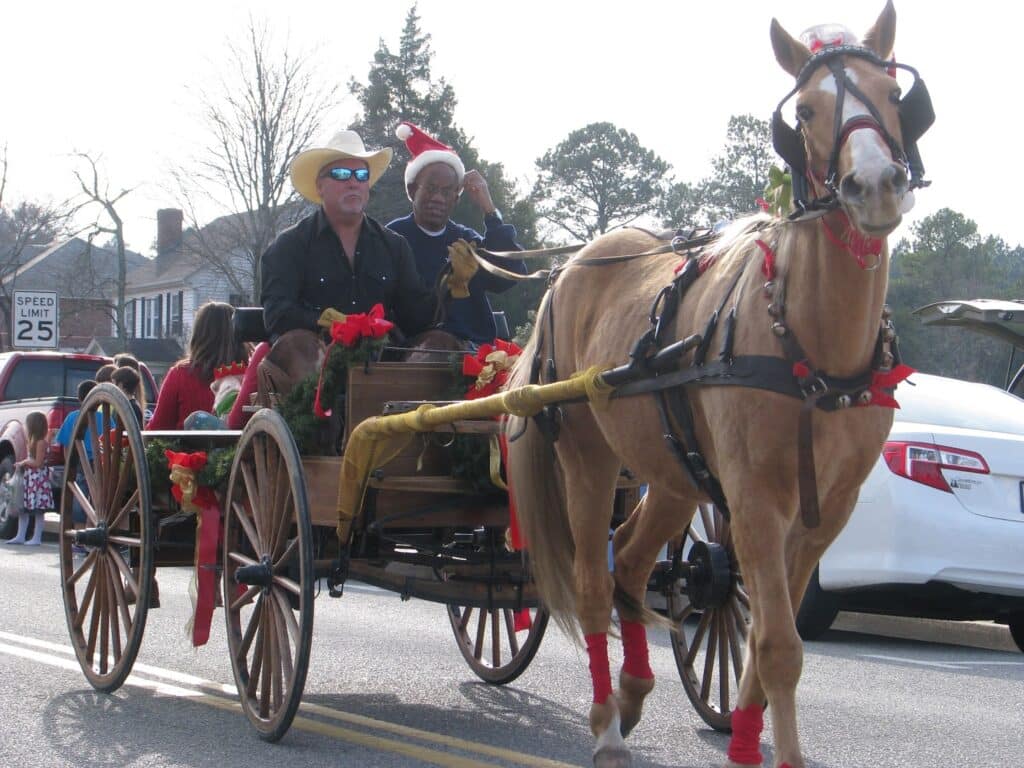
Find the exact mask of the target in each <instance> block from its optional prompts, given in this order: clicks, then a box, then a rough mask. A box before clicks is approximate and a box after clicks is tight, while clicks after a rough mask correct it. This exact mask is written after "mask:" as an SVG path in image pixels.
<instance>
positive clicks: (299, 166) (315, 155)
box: [291, 131, 391, 204]
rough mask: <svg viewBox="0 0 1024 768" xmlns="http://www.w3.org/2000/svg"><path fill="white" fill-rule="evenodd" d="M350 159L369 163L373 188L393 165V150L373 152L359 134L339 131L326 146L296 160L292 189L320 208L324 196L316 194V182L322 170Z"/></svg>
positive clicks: (301, 153)
mask: <svg viewBox="0 0 1024 768" xmlns="http://www.w3.org/2000/svg"><path fill="white" fill-rule="evenodd" d="M349 158H354V159H356V160H365V161H366V165H367V166H368V167H369V169H370V181H369V184H370V186H371V187H372V186H373V185H374V184H376V183H377V179H379V178H380V177H381V176H382V175H383V173H384V171H385V170H386V169H387V167H388V164H389V163H390V162H391V148H390V147H385V148H384V149H378V150H377V151H376V152H369V151H367V149H366V147H364V146H363V140H362V139H361V138H359V134H357V133H356V132H355V131H338V132H337V133H336V134H334V136H332V137H331V140H330V141H328V142H327V143H326V144H325V145H324V146H322V147H313V148H311V149H306V150H303V151H302V152H299V154H297V155H296V156H295V159H294V160H292V165H291V177H292V185H293V186H294V187H295V189H296V190H298V192H299V194H300V195H302V196H303V197H304V198H306V199H307V200H309V201H310V202H311V203H317V204H319V203H321V202H323V201H322V200H321V199H320V193H319V192H317V191H316V179H317V176H319V175H320V169H321V168H323V167H324V166H325V165H327V164H328V163H333V162H334V161H335V160H346V159H349Z"/></svg>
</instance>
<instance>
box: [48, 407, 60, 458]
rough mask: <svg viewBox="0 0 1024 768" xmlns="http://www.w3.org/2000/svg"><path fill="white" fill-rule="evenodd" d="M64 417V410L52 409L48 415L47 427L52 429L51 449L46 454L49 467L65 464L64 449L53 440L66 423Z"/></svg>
mask: <svg viewBox="0 0 1024 768" xmlns="http://www.w3.org/2000/svg"><path fill="white" fill-rule="evenodd" d="M64 415H65V412H64V409H63V408H51V409H50V412H49V413H47V414H46V425H47V426H48V427H49V428H50V435H49V437H50V448H49V450H48V451H47V453H46V459H45V461H46V463H47V464H49V465H55V464H63V463H64V449H63V448H61V447H60V446H59V445H57V443H55V442H54V440H53V438H54V437H56V435H57V432H59V431H60V428H61V425H62V424H63V423H64Z"/></svg>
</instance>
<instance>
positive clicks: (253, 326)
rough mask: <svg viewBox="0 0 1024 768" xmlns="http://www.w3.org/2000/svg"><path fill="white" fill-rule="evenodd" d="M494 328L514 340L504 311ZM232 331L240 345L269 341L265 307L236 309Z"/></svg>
mask: <svg viewBox="0 0 1024 768" xmlns="http://www.w3.org/2000/svg"><path fill="white" fill-rule="evenodd" d="M494 326H495V328H496V329H497V330H496V332H495V334H494V335H495V336H496V337H497V338H499V339H503V340H504V341H508V340H510V339H511V338H512V333H511V331H510V329H509V325H508V318H507V317H505V313H504V312H503V311H497V312H495V313H494ZM231 331H232V333H234V335H235V341H238V342H239V343H242V342H246V341H251V342H253V343H256V342H260V341H267V340H268V338H269V336H270V334H268V333H267V328H266V326H265V325H264V324H263V307H235V314H234V315H233V316H232V318H231Z"/></svg>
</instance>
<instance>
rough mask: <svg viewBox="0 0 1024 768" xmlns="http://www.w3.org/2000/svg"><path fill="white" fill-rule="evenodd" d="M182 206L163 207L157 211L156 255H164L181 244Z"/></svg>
mask: <svg viewBox="0 0 1024 768" xmlns="http://www.w3.org/2000/svg"><path fill="white" fill-rule="evenodd" d="M183 219H184V214H182V212H181V209H180V208H161V209H160V210H158V211H157V212H156V255H157V256H162V255H163V254H165V253H168V252H170V251H172V250H174V249H175V248H176V247H177V246H179V245H180V244H181V223H182V220H183Z"/></svg>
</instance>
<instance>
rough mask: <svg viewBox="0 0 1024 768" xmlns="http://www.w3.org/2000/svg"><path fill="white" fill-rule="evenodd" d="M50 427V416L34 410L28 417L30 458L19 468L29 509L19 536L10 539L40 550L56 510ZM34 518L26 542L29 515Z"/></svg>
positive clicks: (21, 521)
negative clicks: (49, 450) (49, 458)
mask: <svg viewBox="0 0 1024 768" xmlns="http://www.w3.org/2000/svg"><path fill="white" fill-rule="evenodd" d="M48 430H49V425H48V424H47V423H46V414H44V413H40V412H39V411H32V413H30V414H29V415H28V416H26V417H25V431H26V432H27V433H28V457H27V458H24V459H22V460H21V461H19V462H18V463H17V464H15V465H14V466H15V467H22V468H23V469H24V472H25V510H24V512H22V514H21V517H19V518H18V534H17V535H16V536H15V537H14V538H13V539H8V541H7V543H8V544H24V545H26V546H29V547H38V546H39V542H41V541H42V539H43V523H44V521H45V516H46V513H47V512H50V511H52V510H53V490H52V489H51V488H50V470H49V468H48V467H47V466H46V450H47V448H48V447H49V445H48V441H47V439H46V434H47V432H48ZM29 514H31V515H33V517H34V518H35V525H34V526H33V530H32V538H31V539H29V540H28V541H26V540H25V534H26V533H27V532H28V516H29Z"/></svg>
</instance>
